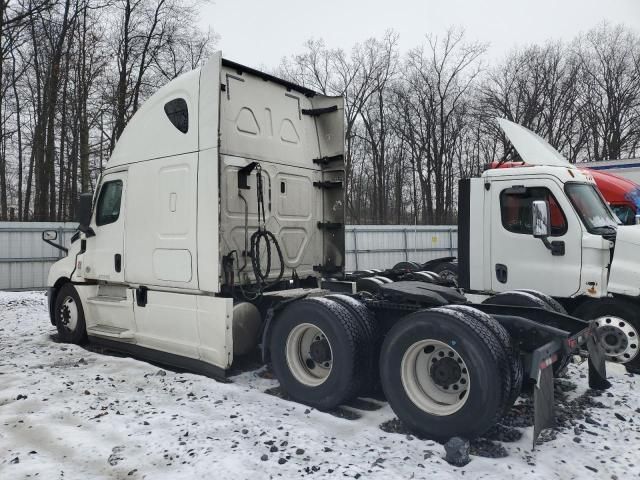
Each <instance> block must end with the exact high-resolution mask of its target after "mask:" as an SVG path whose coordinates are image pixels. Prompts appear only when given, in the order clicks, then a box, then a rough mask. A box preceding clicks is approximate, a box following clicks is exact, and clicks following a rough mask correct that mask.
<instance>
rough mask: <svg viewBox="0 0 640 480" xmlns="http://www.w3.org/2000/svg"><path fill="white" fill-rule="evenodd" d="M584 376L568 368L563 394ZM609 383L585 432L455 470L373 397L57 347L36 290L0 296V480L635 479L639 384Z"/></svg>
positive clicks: (628, 380)
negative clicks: (325, 406)
mask: <svg viewBox="0 0 640 480" xmlns="http://www.w3.org/2000/svg"><path fill="white" fill-rule="evenodd" d="M585 373H586V365H576V366H574V365H572V366H571V367H570V378H569V380H568V382H575V384H577V390H576V391H574V392H571V393H570V395H571V396H572V397H574V398H575V397H577V396H579V395H580V394H581V393H583V392H584V391H585V390H586V388H587V386H586V379H585V378H583V377H581V375H582V376H584V374H585ZM610 376H611V380H612V383H613V388H612V389H611V390H609V392H610V393H611V396H609V395H608V393H604V394H602V395H601V396H598V397H596V398H595V400H597V401H601V402H602V403H603V404H604V405H605V406H606V407H607V408H592V409H589V411H588V412H585V413H588V415H589V416H590V419H592V423H587V424H585V422H584V421H583V420H578V421H577V422H576V430H575V431H574V428H573V426H572V427H571V428H565V429H564V430H562V431H560V432H558V434H557V436H556V438H555V439H552V440H549V441H547V442H545V443H543V444H541V445H539V446H537V447H536V449H535V450H532V448H531V436H532V428H531V427H527V428H523V429H521V431H522V433H523V435H522V438H521V439H519V440H517V441H513V442H501V443H502V445H503V446H504V448H505V449H506V450H507V452H508V454H509V455H508V456H507V457H506V458H500V459H491V458H483V457H478V456H473V457H472V461H471V462H470V463H469V464H468V465H466V466H465V467H461V468H456V467H453V466H451V465H449V464H448V463H446V462H445V461H444V459H443V456H444V448H443V447H442V446H441V445H439V444H437V443H435V442H432V441H428V440H419V439H417V438H415V437H414V436H411V435H406V434H401V433H387V432H385V431H383V430H381V429H380V424H382V423H383V422H386V421H388V420H391V419H393V418H394V414H393V412H392V411H391V409H390V408H389V406H388V405H386V404H385V403H384V402H382V401H380V400H370V401H369V402H370V403H374V404H375V405H379V406H381V408H379V409H377V410H374V411H366V410H361V409H354V408H351V407H345V409H346V410H349V411H353V412H356V413H357V414H358V415H360V418H358V419H355V420H348V419H344V418H339V417H337V416H334V415H331V414H328V413H323V412H319V411H317V410H314V409H311V408H308V407H306V406H305V405H300V404H297V403H294V402H290V401H287V400H284V399H281V398H278V397H277V396H274V395H269V394H267V393H265V390H267V389H270V388H274V387H276V386H277V382H276V381H275V380H272V379H270V378H268V377H269V375H268V374H265V369H264V368H261V369H254V370H250V371H245V372H244V373H241V374H239V375H237V376H234V377H232V378H231V382H230V383H221V382H216V381H214V380H212V379H209V378H206V377H203V376H199V375H193V374H188V373H179V372H173V371H171V370H169V369H165V368H162V369H161V367H158V366H156V365H151V364H149V363H146V362H143V361H140V360H135V359H132V358H128V357H121V356H117V355H114V354H111V353H106V352H102V351H101V350H100V349H98V348H96V347H91V346H90V347H86V348H83V347H79V346H75V345H65V344H60V343H57V341H56V335H55V328H54V327H52V326H51V324H50V323H49V320H48V315H47V312H46V297H45V295H44V294H43V293H42V292H26V293H9V292H0V478H2V479H19V478H33V477H39V478H47V479H55V478H65V479H75V478H78V479H86V478H131V479H137V478H149V479H163V478H167V479H182V478H185V479H187V478H188V479H192V478H216V479H226V478H233V479H244V478H278V477H280V478H300V477H306V476H309V477H311V478H314V477H316V478H345V477H351V478H367V479H369V478H373V479H385V480H388V479H395V478H402V479H408V478H436V479H449V478H460V476H461V475H462V474H464V476H465V477H468V478H473V479H480V478H487V479H488V478H518V479H532V478H537V479H551V478H562V479H570V478H580V479H587V478H598V479H616V478H618V479H625V478H638V477H640V465H639V464H638V463H637V462H638V456H637V455H638V453H637V452H638V451H640V428H639V425H640V420H639V417H638V412H640V409H639V407H640V400H639V397H638V391H639V390H638V386H639V383H640V381H639V379H640V377H639V376H632V375H629V374H626V373H625V372H624V370H623V369H621V368H620V367H618V366H615V365H614V366H611V367H610ZM25 397H26V398H25ZM616 413H617V414H618V415H619V416H620V417H616V416H615V414H616ZM593 421H595V422H593ZM595 423H598V424H599V425H596V424H595ZM581 424H582V425H583V427H584V428H581V427H580V425H581ZM576 432H577V433H576ZM574 437H579V439H580V443H576V442H575V441H574ZM272 447H275V448H272ZM276 449H277V451H273V452H272V451H271V450H276ZM265 455H266V459H265V460H262V459H261V458H265V457H263V456H265ZM281 459H282V460H281ZM279 461H280V462H284V463H279ZM587 467H590V468H587Z"/></svg>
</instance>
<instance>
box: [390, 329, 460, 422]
mask: <svg viewBox="0 0 640 480" xmlns="http://www.w3.org/2000/svg"><path fill="white" fill-rule="evenodd" d="M400 373H401V380H402V385H403V387H404V389H405V392H406V393H407V396H408V397H409V399H410V400H411V401H412V402H413V403H414V404H415V405H416V406H417V407H418V408H420V409H422V410H423V411H425V412H427V413H429V414H431V415H438V416H445V415H452V414H453V413H455V412H457V411H458V410H460V409H461V408H462V407H463V405H464V404H465V403H466V401H467V398H468V396H469V390H470V378H469V370H468V369H467V365H466V364H465V362H464V359H463V358H462V357H461V356H460V355H459V353H458V352H457V351H456V350H455V349H454V348H453V347H451V346H449V345H447V344H446V343H444V342H441V341H439V340H434V339H425V340H420V341H418V342H416V343H414V344H413V345H411V346H410V347H409V348H408V349H407V351H406V352H405V354H404V356H403V358H402V363H401V367H400Z"/></svg>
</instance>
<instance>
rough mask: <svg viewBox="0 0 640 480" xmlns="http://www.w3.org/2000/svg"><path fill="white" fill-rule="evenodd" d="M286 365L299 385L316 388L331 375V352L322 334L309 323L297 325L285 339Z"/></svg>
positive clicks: (329, 345) (325, 337) (327, 341)
mask: <svg viewBox="0 0 640 480" xmlns="http://www.w3.org/2000/svg"><path fill="white" fill-rule="evenodd" d="M286 354H287V365H288V366H289V370H290V371H291V373H292V374H293V376H294V377H295V378H296V380H298V381H299V382H300V383H302V384H304V385H307V386H310V387H317V386H318V385H321V384H322V383H324V381H325V380H326V379H327V378H328V377H329V375H330V374H331V369H332V368H333V352H332V350H331V344H330V343H329V340H328V339H327V336H326V335H325V334H324V332H323V331H322V330H321V329H319V328H318V327H317V326H315V325H312V324H310V323H301V324H300V325H297V326H296V327H295V328H294V329H293V330H291V332H290V333H289V336H288V337H287V344H286Z"/></svg>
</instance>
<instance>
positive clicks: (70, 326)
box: [60, 296, 78, 332]
mask: <svg viewBox="0 0 640 480" xmlns="http://www.w3.org/2000/svg"><path fill="white" fill-rule="evenodd" d="M60 322H61V323H62V326H63V327H64V328H66V329H67V330H69V331H70V332H74V331H75V330H76V327H77V325H78V305H77V304H76V301H75V300H74V299H73V297H70V296H68V297H65V298H64V300H63V301H62V304H61V306H60Z"/></svg>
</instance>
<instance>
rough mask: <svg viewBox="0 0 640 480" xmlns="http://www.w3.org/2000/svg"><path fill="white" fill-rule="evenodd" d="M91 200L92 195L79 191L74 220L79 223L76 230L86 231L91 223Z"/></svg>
mask: <svg viewBox="0 0 640 480" xmlns="http://www.w3.org/2000/svg"><path fill="white" fill-rule="evenodd" d="M92 202H93V195H92V194H90V193H81V194H80V198H79V200H78V208H77V209H76V212H77V218H76V220H77V221H78V223H79V224H80V225H79V226H78V230H80V231H81V232H87V231H88V230H89V225H90V224H91V203H92Z"/></svg>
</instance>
